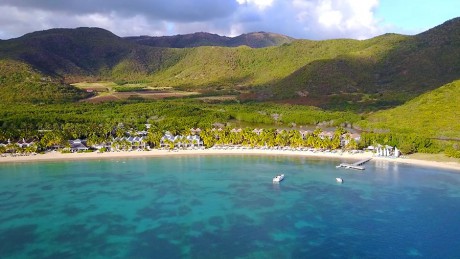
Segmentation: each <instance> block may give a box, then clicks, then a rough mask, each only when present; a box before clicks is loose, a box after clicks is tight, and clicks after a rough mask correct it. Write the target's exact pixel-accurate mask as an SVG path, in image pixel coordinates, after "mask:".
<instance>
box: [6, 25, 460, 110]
mask: <svg viewBox="0 0 460 259" xmlns="http://www.w3.org/2000/svg"><path fill="white" fill-rule="evenodd" d="M200 35H201V36H200ZM267 35H268V36H267ZM185 36H186V35H185ZM185 36H184V37H182V38H181V37H177V38H176V39H177V41H174V40H173V38H163V42H165V43H161V44H166V46H170V45H168V44H171V46H172V45H173V44H179V45H180V44H182V45H183V46H186V44H189V43H187V42H188V41H187V40H186V37H185ZM189 37H191V38H194V37H197V38H200V39H202V42H201V43H200V42H199V41H195V43H196V44H198V45H200V44H204V43H205V42H206V41H208V42H219V41H222V42H225V41H228V42H231V41H234V42H243V43H244V42H245V41H246V42H255V41H253V40H251V39H253V38H254V37H256V38H257V37H260V38H261V39H262V41H264V40H268V39H270V40H271V41H276V42H277V43H276V44H275V45H279V43H280V42H281V41H280V42H278V41H277V40H276V37H272V36H271V35H269V34H265V33H255V34H246V35H241V36H239V37H235V38H229V39H227V38H225V37H220V36H217V35H212V34H206V33H198V34H192V35H189ZM151 39H152V38H145V37H139V38H128V39H126V38H120V37H118V36H116V35H114V34H112V33H111V32H109V31H106V30H103V29H98V28H77V29H52V30H47V31H40V32H34V33H30V34H26V35H24V36H22V37H19V38H16V39H10V40H4V41H0V59H2V60H12V61H16V62H19V63H22V64H24V65H25V66H28V67H30V68H32V69H33V70H34V71H38V72H39V73H41V74H42V75H44V76H51V77H52V78H54V79H56V78H57V79H62V80H63V81H64V82H77V81H83V80H86V81H87V80H100V79H103V80H112V81H113V80H125V81H132V80H142V81H143V82H147V83H149V84H151V85H152V86H162V87H163V86H169V87H174V88H181V89H186V90H189V89H194V90H197V89H232V90H235V89H236V90H237V91H240V93H241V96H240V98H241V99H242V100H245V99H258V100H281V101H284V102H292V103H300V104H311V105H316V106H322V107H327V108H332V109H344V108H345V109H348V108H351V109H356V107H366V106H368V105H373V106H374V107H377V108H379V107H380V108H382V107H392V106H396V105H399V104H401V103H403V102H405V101H407V100H409V99H411V98H413V97H415V96H417V95H419V94H422V93H424V92H427V91H430V90H432V89H435V88H437V87H440V86H441V85H444V84H446V83H449V82H452V81H453V80H456V79H459V78H460V18H456V19H453V20H450V21H448V22H446V23H444V24H442V25H440V26H437V27H435V28H433V29H431V30H428V31H426V32H424V33H421V34H418V35H415V36H403V35H396V34H386V35H382V36H379V37H375V38H373V39H369V40H363V41H358V40H347V39H340V40H326V41H310V40H293V41H292V42H290V40H291V39H287V40H288V42H287V43H284V44H282V45H280V46H274V47H266V48H250V47H247V46H240V47H231V48H230V47H219V46H203V47H196V48H160V47H152V46H148V45H149V43H148V42H149V40H151ZM270 40H269V41H270ZM142 41H144V42H142ZM140 42H141V43H142V44H141V43H140ZM190 42H191V41H190ZM144 44H146V45H144ZM159 44H160V43H159ZM161 44H160V45H161ZM232 44H235V46H236V45H239V43H238V44H236V43H232ZM153 45H154V44H153ZM179 45H176V46H179ZM230 45H231V44H230ZM244 45H251V44H244ZM253 47H257V46H255V45H254V46H253ZM3 76H7V75H3ZM31 91H32V90H31Z"/></svg>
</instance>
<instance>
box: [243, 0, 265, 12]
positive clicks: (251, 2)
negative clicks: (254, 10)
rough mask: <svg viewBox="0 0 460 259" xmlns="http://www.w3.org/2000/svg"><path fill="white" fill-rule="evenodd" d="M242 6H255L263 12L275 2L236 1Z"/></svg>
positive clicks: (259, 0) (256, 0)
mask: <svg viewBox="0 0 460 259" xmlns="http://www.w3.org/2000/svg"><path fill="white" fill-rule="evenodd" d="M236 1H237V2H238V3H239V4H241V5H244V4H245V5H249V4H252V5H255V6H257V7H258V8H259V9H261V10H263V9H265V8H267V7H270V6H271V5H272V4H273V1H274V0H236Z"/></svg>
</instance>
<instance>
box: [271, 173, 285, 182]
mask: <svg viewBox="0 0 460 259" xmlns="http://www.w3.org/2000/svg"><path fill="white" fill-rule="evenodd" d="M283 179H284V174H279V175H277V176H275V177H274V178H273V182H274V183H279V182H281V181H282V180H283Z"/></svg>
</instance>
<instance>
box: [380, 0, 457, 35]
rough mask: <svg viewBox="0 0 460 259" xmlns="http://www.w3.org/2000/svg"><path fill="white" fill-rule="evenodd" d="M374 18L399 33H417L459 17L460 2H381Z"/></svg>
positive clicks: (384, 0)
mask: <svg viewBox="0 0 460 259" xmlns="http://www.w3.org/2000/svg"><path fill="white" fill-rule="evenodd" d="M376 16H377V17H378V18H380V19H382V20H383V21H384V23H385V24H387V25H388V26H391V27H392V28H393V29H394V30H395V31H397V32H400V33H409V34H414V33H419V32H422V31H424V30H426V29H428V28H432V27H434V26H436V25H439V24H442V23H443V22H445V21H447V20H450V19H452V18H456V17H459V16H460V0H435V1H433V0H381V1H380V3H379V6H378V8H377V9H376Z"/></svg>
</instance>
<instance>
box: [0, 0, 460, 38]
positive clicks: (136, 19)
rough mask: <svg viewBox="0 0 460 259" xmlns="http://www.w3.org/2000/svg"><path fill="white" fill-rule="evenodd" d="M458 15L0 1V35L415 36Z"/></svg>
mask: <svg viewBox="0 0 460 259" xmlns="http://www.w3.org/2000/svg"><path fill="white" fill-rule="evenodd" d="M458 16H460V0H436V1H434V0H129V1H127V0H65V1H63V0H61V1H56V0H0V39H8V38H14V37H19V36H21V35H23V34H25V33H29V32H32V31H38V30H46V29H50V28H76V27H100V28H104V29H107V30H110V31H112V32H113V33H115V34H117V35H119V36H137V35H150V36H162V35H174V34H186V33H193V32H211V33H216V34H220V35H226V36H236V35H239V34H242V33H248V32H254V31H267V32H275V33H281V34H285V35H288V36H292V37H295V38H303V39H313V40H323V39H332V38H353V39H367V38H371V37H374V36H378V35H381V34H384V33H389V32H393V33H402V34H417V33H420V32H423V31H425V30H427V29H429V28H432V27H434V26H437V25H439V24H441V23H443V22H445V21H447V20H449V19H452V18H455V17H458Z"/></svg>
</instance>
